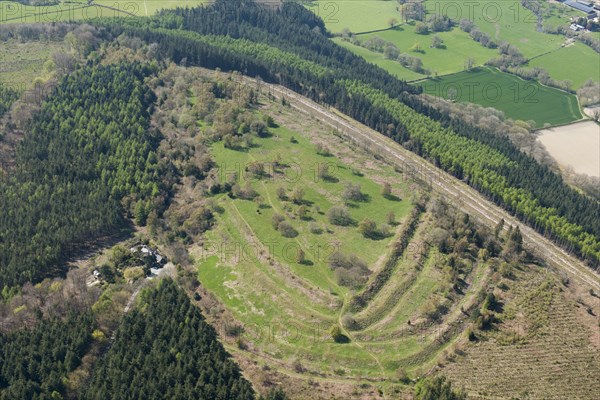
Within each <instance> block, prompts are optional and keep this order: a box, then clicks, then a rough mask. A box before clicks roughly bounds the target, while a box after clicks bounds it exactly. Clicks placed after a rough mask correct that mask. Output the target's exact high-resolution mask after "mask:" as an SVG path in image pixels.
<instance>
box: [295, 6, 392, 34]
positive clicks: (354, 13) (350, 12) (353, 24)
mask: <svg viewBox="0 0 600 400" xmlns="http://www.w3.org/2000/svg"><path fill="white" fill-rule="evenodd" d="M398 6H399V5H398V2H397V1H391V0H317V1H311V2H309V3H307V7H308V8H309V9H310V10H311V11H312V12H314V13H315V14H316V15H318V16H319V17H321V18H322V19H323V21H324V22H325V26H326V27H327V29H328V30H329V31H330V32H333V33H339V32H341V31H342V30H343V29H345V28H348V29H350V30H351V31H352V32H367V31H372V30H378V29H385V28H388V27H389V25H388V21H389V20H390V18H396V19H397V20H398V21H400V17H401V14H400V12H399V11H398Z"/></svg>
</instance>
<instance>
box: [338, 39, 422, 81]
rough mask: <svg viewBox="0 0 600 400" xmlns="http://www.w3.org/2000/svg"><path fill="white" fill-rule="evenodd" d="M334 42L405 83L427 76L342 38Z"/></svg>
mask: <svg viewBox="0 0 600 400" xmlns="http://www.w3.org/2000/svg"><path fill="white" fill-rule="evenodd" d="M333 41H334V42H335V43H337V44H338V45H340V46H342V47H345V48H347V49H348V50H350V51H351V52H353V53H355V54H357V55H359V56H361V57H363V58H364V59H365V60H367V61H368V62H370V63H372V64H375V65H377V66H379V67H381V68H383V69H385V70H386V71H387V72H389V73H390V74H392V75H394V76H396V77H398V78H399V79H403V80H405V81H413V80H418V79H422V78H424V77H425V75H422V74H419V73H418V72H415V71H412V70H410V69H408V68H406V67H404V66H403V65H402V64H400V63H399V62H398V61H394V60H388V59H387V58H385V57H384V56H383V54H381V53H377V52H375V51H371V50H369V49H366V48H364V47H361V46H357V45H355V44H352V43H350V42H347V41H344V40H342V39H340V38H334V39H333Z"/></svg>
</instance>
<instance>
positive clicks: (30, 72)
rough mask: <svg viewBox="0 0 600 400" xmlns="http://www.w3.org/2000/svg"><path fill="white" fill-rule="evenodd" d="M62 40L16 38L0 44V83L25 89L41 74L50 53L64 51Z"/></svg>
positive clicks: (20, 89)
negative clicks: (45, 40)
mask: <svg viewBox="0 0 600 400" xmlns="http://www.w3.org/2000/svg"><path fill="white" fill-rule="evenodd" d="M67 47H68V46H67V45H66V44H65V43H64V42H62V41H60V42H59V41H47V42H26V43H21V42H18V41H16V40H9V41H6V42H2V45H0V84H2V85H6V86H9V87H13V88H15V89H17V90H19V91H22V90H25V89H26V88H27V87H29V85H30V84H31V82H32V81H33V80H34V79H35V78H36V77H38V76H41V75H43V72H44V71H43V69H44V63H45V62H46V61H47V60H48V59H50V57H51V55H52V53H54V52H57V51H65V50H66V49H67Z"/></svg>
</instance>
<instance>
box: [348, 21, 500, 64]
mask: <svg viewBox="0 0 600 400" xmlns="http://www.w3.org/2000/svg"><path fill="white" fill-rule="evenodd" d="M436 35H437V36H439V37H440V38H441V39H442V40H443V41H444V45H445V46H446V47H445V48H431V47H430V45H431V40H432V38H433V36H435V35H433V34H429V35H419V34H417V33H415V32H414V27H413V26H411V25H406V24H405V25H403V26H402V27H399V28H397V29H394V30H388V31H385V32H377V33H373V34H368V35H360V36H359V39H360V40H361V41H364V40H367V39H368V38H370V37H373V36H379V37H381V38H382V39H385V40H387V41H389V42H392V43H394V44H395V45H396V46H397V47H398V48H399V49H400V52H402V53H407V54H409V55H411V56H414V57H419V58H420V59H421V60H422V61H423V67H424V68H425V69H428V70H429V71H430V72H431V73H432V75H435V73H437V74H438V75H446V74H450V73H454V72H459V71H462V70H464V65H465V61H466V60H467V59H468V58H473V59H474V60H475V65H483V64H484V63H485V62H486V61H487V60H489V59H490V58H494V57H496V55H497V51H496V50H493V49H488V48H485V47H483V46H481V45H480V44H479V43H477V42H475V41H474V40H473V39H471V37H470V36H469V35H468V34H467V33H466V32H463V31H461V30H460V29H453V30H451V31H449V32H439V33H437V34H436ZM415 43H418V44H419V45H420V47H421V52H414V51H410V49H411V48H412V46H413V45H414V44H415ZM380 57H381V58H383V54H381V55H380Z"/></svg>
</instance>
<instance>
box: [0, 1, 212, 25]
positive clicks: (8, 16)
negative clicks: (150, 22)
mask: <svg viewBox="0 0 600 400" xmlns="http://www.w3.org/2000/svg"><path fill="white" fill-rule="evenodd" d="M203 3H205V0H165V1H159V0H133V1H129V0H99V1H94V4H93V5H92V6H89V7H88V6H87V2H85V1H70V2H63V3H60V4H58V5H54V6H40V7H38V6H28V5H23V4H20V3H16V2H10V1H8V2H5V1H3V2H0V24H2V23H32V22H58V21H84V20H92V19H95V18H98V17H123V16H128V15H135V16H148V15H153V14H155V13H156V12H158V11H159V10H161V9H165V8H175V7H195V6H198V5H200V4H203Z"/></svg>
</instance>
